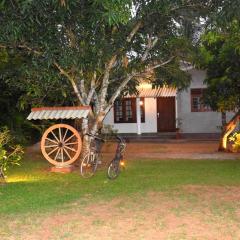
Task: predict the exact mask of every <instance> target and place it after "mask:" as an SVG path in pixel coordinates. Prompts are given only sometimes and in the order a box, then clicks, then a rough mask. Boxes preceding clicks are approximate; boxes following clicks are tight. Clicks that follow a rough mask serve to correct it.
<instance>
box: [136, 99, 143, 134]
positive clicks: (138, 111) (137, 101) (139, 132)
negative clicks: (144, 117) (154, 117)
mask: <svg viewBox="0 0 240 240" xmlns="http://www.w3.org/2000/svg"><path fill="white" fill-rule="evenodd" d="M136 113H137V134H138V135H141V134H142V132H141V109H140V98H139V97H137V98H136Z"/></svg>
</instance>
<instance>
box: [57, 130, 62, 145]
mask: <svg viewBox="0 0 240 240" xmlns="http://www.w3.org/2000/svg"><path fill="white" fill-rule="evenodd" d="M58 131H59V140H60V142H61V141H62V130H61V128H59V129H58Z"/></svg>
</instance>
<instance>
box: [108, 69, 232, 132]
mask: <svg viewBox="0 0 240 240" xmlns="http://www.w3.org/2000/svg"><path fill="white" fill-rule="evenodd" d="M186 70H187V71H188V72H189V73H190V75H191V78H192V81H191V84H190V86H189V88H188V89H187V90H183V91H177V90H176V89H174V88H167V87H164V88H158V89H152V86H151V84H147V83H142V84H141V85H140V86H139V88H138V90H139V95H138V96H128V97H125V98H124V99H122V100H118V101H116V102H115V104H114V107H113V108H112V109H111V110H110V111H109V113H108V114H107V116H106V117H105V120H104V124H109V125H112V127H113V129H116V130H118V132H119V133H137V134H142V133H158V132H175V131H176V129H177V128H179V129H180V132H182V133H219V132H220V131H221V130H220V126H221V113H219V112H214V111H212V110H211V109H210V108H209V107H206V106H204V105H203V104H202V103H201V98H202V94H203V89H204V88H206V86H205V85H204V83H203V81H204V79H205V76H206V73H205V71H202V70H197V69H194V68H193V67H188V68H187V69H186ZM232 115H233V114H232V113H227V118H228V119H229V118H231V116H232Z"/></svg>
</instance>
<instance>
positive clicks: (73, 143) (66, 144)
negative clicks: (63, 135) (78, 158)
mask: <svg viewBox="0 0 240 240" xmlns="http://www.w3.org/2000/svg"><path fill="white" fill-rule="evenodd" d="M75 144H78V142H71V143H65V146H68V145H75Z"/></svg>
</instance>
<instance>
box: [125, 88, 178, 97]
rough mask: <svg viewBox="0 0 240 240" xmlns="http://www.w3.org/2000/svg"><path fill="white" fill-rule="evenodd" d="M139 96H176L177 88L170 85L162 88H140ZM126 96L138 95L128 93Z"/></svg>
mask: <svg viewBox="0 0 240 240" xmlns="http://www.w3.org/2000/svg"><path fill="white" fill-rule="evenodd" d="M138 92H139V93H138V95H137V97H145V98H155V97H175V96H176V93H177V90H176V89H175V88H170V87H162V88H154V89H153V88H149V87H148V88H144V87H143V88H140V87H139V88H138ZM126 97H136V95H127V96H126Z"/></svg>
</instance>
